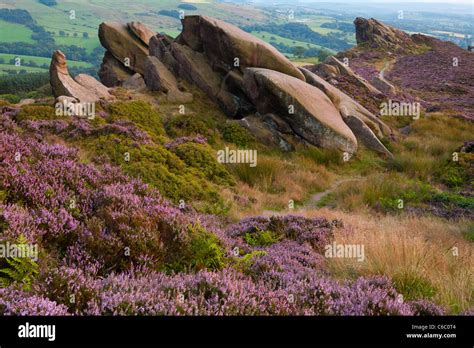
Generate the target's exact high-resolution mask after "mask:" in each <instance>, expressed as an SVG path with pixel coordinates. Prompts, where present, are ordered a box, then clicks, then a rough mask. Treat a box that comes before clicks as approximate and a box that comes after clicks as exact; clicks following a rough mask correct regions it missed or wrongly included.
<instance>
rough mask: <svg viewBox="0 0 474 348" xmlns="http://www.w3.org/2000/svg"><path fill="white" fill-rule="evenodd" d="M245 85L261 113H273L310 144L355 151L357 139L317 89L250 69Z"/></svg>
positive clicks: (300, 82)
mask: <svg viewBox="0 0 474 348" xmlns="http://www.w3.org/2000/svg"><path fill="white" fill-rule="evenodd" d="M244 84H245V87H246V91H247V93H248V94H249V97H250V99H251V100H252V101H253V102H254V103H255V105H256V106H257V109H258V111H259V113H260V114H267V113H274V114H276V115H277V116H279V117H280V118H281V119H283V120H284V121H285V122H286V123H288V125H289V126H290V127H291V129H292V130H293V132H294V133H296V134H297V135H298V136H300V137H301V138H303V139H305V140H306V141H308V142H309V143H311V144H313V145H316V146H320V147H323V148H334V149H339V150H341V151H347V152H349V153H354V152H355V151H356V150H357V140H356V137H355V136H354V134H353V133H352V131H351V129H350V128H349V127H348V126H347V125H346V124H345V123H344V121H343V119H342V117H341V115H340V113H339V111H338V110H337V109H336V107H335V106H334V104H333V103H332V102H331V100H330V99H329V98H328V97H327V96H326V95H325V94H324V93H323V92H322V91H321V90H320V89H318V88H316V87H314V86H311V85H310V84H308V83H306V82H304V81H302V80H299V79H297V78H294V77H291V76H288V75H285V74H282V73H280V72H277V71H273V70H268V69H259V68H248V69H246V70H245V74H244Z"/></svg>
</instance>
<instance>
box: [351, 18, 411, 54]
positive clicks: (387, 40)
mask: <svg viewBox="0 0 474 348" xmlns="http://www.w3.org/2000/svg"><path fill="white" fill-rule="evenodd" d="M354 25H355V29H356V40H357V44H358V45H361V44H366V45H368V46H369V47H372V48H385V49H391V50H393V51H406V50H410V49H413V48H415V44H414V42H413V40H412V38H411V37H410V35H408V34H407V33H405V32H403V31H401V30H398V29H395V28H392V27H389V26H387V25H385V24H383V23H381V22H379V21H377V20H376V19H373V18H371V19H365V18H361V17H357V18H356V19H355V20H354Z"/></svg>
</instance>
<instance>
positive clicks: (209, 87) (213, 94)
mask: <svg viewBox="0 0 474 348" xmlns="http://www.w3.org/2000/svg"><path fill="white" fill-rule="evenodd" d="M170 49H171V53H172V55H173V57H174V59H175V61H174V62H173V71H175V73H176V74H177V75H178V76H180V77H181V78H184V79H185V80H187V81H189V82H190V83H192V84H195V85H196V86H197V87H199V88H200V89H201V90H202V91H204V93H206V94H207V95H208V96H209V98H211V99H212V100H213V101H215V102H216V103H217V104H219V106H220V107H221V108H222V109H223V111H224V112H225V113H226V114H227V115H228V116H230V117H234V116H235V115H237V114H238V112H239V102H238V100H237V98H234V96H233V95H232V94H230V93H229V92H227V91H226V90H225V89H224V88H222V79H221V77H220V75H219V74H218V73H216V72H215V71H213V70H212V68H211V66H210V65H209V64H208V61H207V59H206V57H205V56H204V55H203V54H202V53H200V52H196V51H193V50H192V49H191V48H190V47H188V46H185V45H180V44H178V43H176V42H173V43H172V44H171V47H170Z"/></svg>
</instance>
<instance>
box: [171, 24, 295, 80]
mask: <svg viewBox="0 0 474 348" xmlns="http://www.w3.org/2000/svg"><path fill="white" fill-rule="evenodd" d="M182 24H183V31H182V33H181V35H180V36H179V38H178V42H180V43H184V44H186V45H187V46H189V47H190V48H192V49H193V50H194V51H201V52H204V54H205V56H206V57H207V59H208V60H209V62H210V64H211V66H218V67H219V68H221V69H224V70H225V71H226V72H228V71H230V70H231V69H232V68H235V67H236V65H235V63H236V59H238V63H239V64H238V66H237V68H238V69H239V70H240V71H241V72H242V73H243V72H244V70H245V68H247V67H255V68H265V69H271V70H275V71H279V72H282V73H284V74H287V75H290V76H294V77H296V78H298V79H300V80H304V76H303V74H301V72H300V71H299V70H298V69H297V68H296V66H295V65H294V64H293V63H292V62H291V61H290V60H289V59H288V58H286V57H285V56H284V55H283V54H281V53H280V52H279V51H278V50H277V49H276V48H275V47H273V46H272V45H270V44H268V43H266V42H264V41H262V40H260V39H258V38H256V37H255V36H253V35H251V34H249V33H247V32H245V31H243V30H241V29H239V28H237V27H236V26H234V25H232V24H229V23H226V22H223V21H221V20H218V19H214V18H210V17H206V16H187V17H185V18H184V19H183V20H182Z"/></svg>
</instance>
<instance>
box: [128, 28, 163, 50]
mask: <svg viewBox="0 0 474 348" xmlns="http://www.w3.org/2000/svg"><path fill="white" fill-rule="evenodd" d="M127 26H128V29H130V31H131V32H132V33H134V34H135V36H136V37H138V38H139V39H140V40H141V41H142V42H143V43H144V44H145V45H146V46H147V47H148V44H149V42H150V39H151V38H152V37H153V36H154V35H155V34H156V33H155V32H154V31H153V30H151V29H150V28H148V27H147V26H146V25H145V24H143V23H140V22H130V23H128V24H127Z"/></svg>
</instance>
